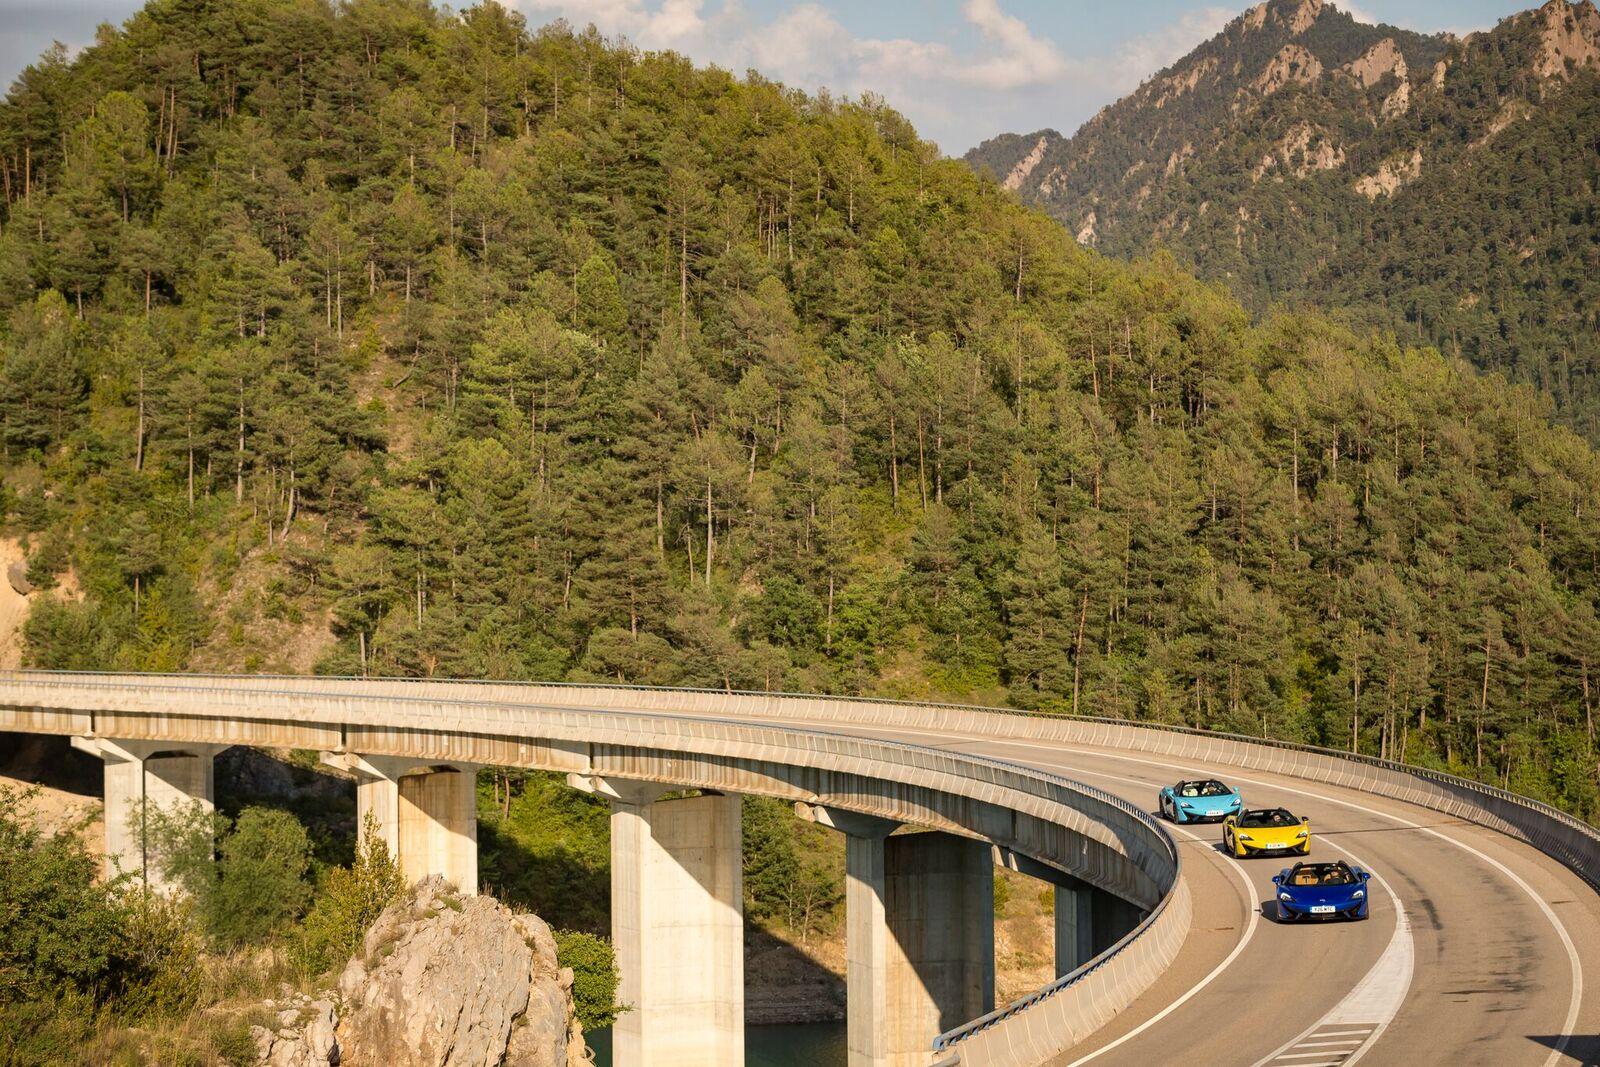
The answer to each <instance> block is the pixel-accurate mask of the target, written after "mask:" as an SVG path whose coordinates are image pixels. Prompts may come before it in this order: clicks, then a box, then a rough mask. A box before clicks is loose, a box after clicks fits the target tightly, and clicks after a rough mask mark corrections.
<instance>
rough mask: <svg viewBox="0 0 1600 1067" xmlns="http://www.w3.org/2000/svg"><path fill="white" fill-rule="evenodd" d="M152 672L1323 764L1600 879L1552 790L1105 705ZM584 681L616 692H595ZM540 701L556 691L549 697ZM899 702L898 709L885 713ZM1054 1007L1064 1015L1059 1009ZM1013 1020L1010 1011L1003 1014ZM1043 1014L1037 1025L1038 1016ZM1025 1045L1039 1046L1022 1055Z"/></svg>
mask: <svg viewBox="0 0 1600 1067" xmlns="http://www.w3.org/2000/svg"><path fill="white" fill-rule="evenodd" d="M81 673H82V674H83V675H84V676H86V677H94V676H98V672H81ZM23 675H31V677H32V679H34V680H44V679H45V678H49V677H52V676H54V677H58V678H59V677H63V675H52V674H44V673H42V672H41V673H34V672H16V676H17V677H18V680H22V676H23ZM108 676H109V675H108ZM5 677H6V673H0V679H3V678H5ZM122 677H126V675H123V676H122ZM150 677H151V679H152V680H155V679H157V678H159V679H161V680H162V681H168V682H176V683H177V684H178V685H179V686H185V685H187V686H192V685H194V684H196V683H201V682H202V681H203V680H208V679H226V680H227V682H228V683H230V684H231V685H234V686H241V685H242V686H244V687H247V688H248V687H252V686H262V687H266V686H270V685H273V684H274V683H277V682H281V681H283V680H288V679H293V681H294V682H296V683H298V684H301V685H304V684H306V683H308V682H312V683H314V684H318V685H324V686H325V685H329V684H331V685H333V686H334V687H338V688H345V687H349V688H357V687H359V688H360V689H362V690H364V691H367V692H369V693H370V692H371V691H372V690H373V689H378V690H381V691H389V698H390V699H394V698H396V697H398V696H399V691H402V690H412V691H416V690H426V689H434V688H437V689H442V690H446V691H448V690H453V689H454V690H461V689H478V690H480V691H482V690H487V691H491V692H493V693H495V695H497V696H502V699H507V700H511V701H513V702H518V700H519V698H526V697H528V696H532V695H533V694H535V693H536V692H540V691H542V692H543V693H544V694H550V695H560V696H562V697H571V698H572V699H571V700H570V702H569V701H568V700H565V699H558V700H556V701H555V703H557V704H561V705H564V706H573V707H576V706H593V705H595V704H597V703H599V704H605V703H618V701H616V699H615V698H616V696H618V695H620V694H624V693H626V694H632V695H633V696H634V698H635V699H634V700H633V701H631V703H633V704H635V705H636V706H637V707H639V708H640V709H641V710H644V709H649V710H651V711H654V712H656V713H661V712H663V711H667V710H668V709H673V710H678V711H690V710H691V709H697V713H698V714H699V715H700V716H705V715H707V714H710V713H711V712H712V711H713V710H714V711H715V712H716V714H718V715H719V716H722V717H723V718H724V721H730V722H736V721H741V720H740V718H739V717H740V716H753V717H757V718H768V719H775V718H778V717H780V716H793V715H795V714H796V713H797V712H799V713H804V715H805V716H806V717H807V719H806V721H808V722H809V721H811V720H812V719H820V720H822V721H823V722H825V723H829V724H834V723H837V724H841V725H849V724H853V725H858V726H859V725H865V726H871V727H875V728H891V727H894V726H919V725H920V726H927V727H930V728H935V729H942V730H945V731H950V732H959V731H961V730H962V729H968V730H972V731H975V732H980V733H983V734H984V735H986V736H995V737H998V738H1001V739H1003V738H1006V737H1010V738H1014V739H1021V740H1028V739H1032V740H1039V741H1056V742H1063V743H1072V744H1080V745H1087V746H1091V747H1103V748H1108V749H1113V750H1122V751H1127V750H1132V751H1141V752H1153V753H1162V754H1166V755H1170V756H1173V757H1176V758H1183V759H1190V760H1196V761H1204V762H1213V763H1219V764H1224V765H1228V766H1235V767H1241V768H1249V769H1255V770H1260V771H1265V772H1267V773H1277V774H1285V775H1289V776H1293V777H1303V778H1311V779H1314V780H1318V781H1323V782H1327V783H1329V784H1333V785H1341V786H1345V787H1348V788H1353V789H1357V790H1361V791H1365V792H1371V793H1375V794H1378V795H1383V796H1388V797H1391V798H1394V799H1399V800H1403V801H1407V802H1410V803H1414V804H1418V805H1420V806H1424V807H1428V808H1431V809H1433V810H1437V811H1442V812H1445V813H1447V814H1452V815H1455V816H1457V817H1460V818H1462V819H1464V820H1466V821H1469V822H1473V823H1476V824H1478V825H1482V826H1486V827H1489V828H1491V829H1494V830H1497V831H1500V832H1503V833H1506V834H1508V835H1509V836H1512V837H1514V838H1516V839H1518V840H1522V841H1525V842H1527V843H1528V844H1530V845H1532V846H1534V847H1535V848H1537V849H1539V850H1540V851H1542V852H1544V853H1546V854H1547V855H1550V856H1552V857H1553V858H1555V859H1557V860H1558V861H1560V862H1562V863H1563V864H1565V865H1566V866H1567V867H1569V868H1570V869H1572V870H1573V871H1574V872H1575V873H1576V874H1578V876H1579V877H1581V878H1583V879H1584V880H1585V881H1586V882H1588V883H1589V884H1590V885H1591V886H1592V887H1594V888H1596V889H1597V890H1600V831H1597V830H1596V828H1595V827H1593V826H1590V825H1589V824H1588V823H1585V822H1583V821H1582V820H1580V819H1577V818H1576V817H1574V816H1572V815H1570V814H1568V813H1566V812H1563V811H1560V810H1559V809H1557V808H1554V807H1552V806H1551V805H1549V804H1545V803H1543V802H1541V801H1536V800H1532V799H1530V798H1527V797H1522V796H1519V795H1517V794H1515V793H1512V792H1510V791H1508V790H1504V789H1500V788H1498V787H1496V786H1492V785H1488V784H1485V783H1483V782H1477V781H1473V780H1472V779H1468V778H1463V777H1460V776H1458V775H1452V774H1448V773H1446V772H1442V771H1436V770H1432V769H1429V768H1421V767H1413V766H1411V765H1408V764H1403V763H1399V762H1396V761H1393V760H1384V759H1380V758H1377V757H1373V756H1365V755H1359V754H1354V753H1347V752H1341V751H1339V750H1336V749H1327V748H1319V747H1317V746H1311V745H1300V744H1296V743H1293V742H1286V741H1277V740H1274V739H1271V738H1257V737H1249V736H1245V735H1239V734H1227V733H1217V732H1212V731H1206V730H1197V729H1194V728H1192V727H1184V726H1174V725H1169V724H1162V723H1145V722H1131V721H1128V720H1122V719H1112V718H1105V717H1097V716H1061V715H1049V714H1043V713H1039V712H1029V711H1025V710H1020V709H1014V708H992V707H981V706H977V705H971V704H960V703H950V702H925V701H907V700H889V699H880V698H859V697H831V696H818V695H812V694H793V693H752V692H743V691H728V690H716V689H684V688H665V687H653V686H636V685H615V684H588V683H541V682H484V681H475V680H470V679H396V678H354V677H340V678H332V677H318V678H308V677H306V676H292V675H291V676H281V675H279V676H273V675H256V676H237V675H213V676H199V675H190V676H170V675H167V676H150ZM585 694H592V695H593V697H603V698H605V699H601V700H596V699H593V697H590V698H589V699H584V696H585ZM540 702H541V703H544V702H548V698H547V699H546V700H542V701H540ZM622 703H628V702H627V701H623V702H622ZM886 712H888V713H890V714H888V715H887V716H886V715H885V714H884V713H886ZM886 719H887V720H888V721H886ZM1001 723H1004V724H1005V729H999V730H997V729H996V727H997V726H998V725H1000V724H1001ZM913 747H915V746H913ZM1083 788H1084V789H1088V788H1091V787H1083ZM1142 814H1146V815H1147V814H1148V813H1142ZM1169 841H1170V838H1169ZM1190 907H1191V903H1190V901H1189V899H1188V894H1187V886H1186V884H1185V883H1183V882H1181V880H1180V881H1179V882H1178V883H1177V884H1176V886H1175V888H1174V891H1173V892H1171V893H1169V894H1168V895H1167V896H1166V897H1165V898H1163V900H1162V901H1161V902H1160V904H1159V905H1158V906H1157V907H1156V908H1155V909H1154V910H1153V911H1152V912H1151V914H1150V915H1149V916H1148V917H1147V918H1146V920H1145V921H1144V922H1143V923H1142V924H1141V925H1140V926H1139V928H1138V929H1136V930H1135V931H1134V932H1133V933H1132V934H1130V935H1128V936H1127V937H1124V938H1123V939H1122V940H1121V941H1119V942H1118V943H1117V944H1116V945H1114V946H1112V948H1110V949H1108V950H1107V951H1106V952H1105V953H1102V954H1101V955H1100V956H1099V957H1097V958H1096V959H1094V960H1091V961H1090V962H1089V963H1088V964H1086V965H1085V966H1083V967H1080V968H1079V969H1078V970H1076V971H1073V972H1072V973H1071V974H1068V975H1065V976H1063V977H1062V978H1060V979H1057V980H1056V981H1055V982H1053V983H1051V984H1050V985H1049V986H1046V987H1044V988H1043V989H1041V990H1039V991H1038V992H1036V993H1034V994H1031V995H1030V996H1028V997H1024V998H1022V999H1020V1000H1018V1001H1016V1002H1013V1003H1012V1004H1009V1005H1006V1006H1005V1007H1003V1008H1000V1009H998V1010H997V1011H995V1012H992V1013H990V1014H989V1015H986V1016H984V1017H982V1018H981V1019H975V1020H972V1021H971V1022H968V1023H966V1024H964V1025H963V1026H961V1027H957V1028H956V1029H954V1030H951V1031H949V1032H948V1033H946V1034H943V1035H941V1036H940V1037H939V1039H938V1043H937V1046H936V1047H937V1048H938V1049H939V1050H941V1051H950V1050H957V1051H958V1052H970V1053H971V1054H972V1055H973V1057H974V1058H973V1060H972V1062H983V1063H991V1062H992V1063H1006V1064H1009V1063H1032V1062H1038V1061H1039V1060H1041V1059H1043V1058H1046V1057H1047V1056H1048V1055H1049V1054H1050V1052H1049V1051H1048V1050H1049V1049H1055V1050H1059V1049H1060V1048H1062V1047H1064V1046H1063V1045H1062V1044H1060V1042H1061V1040H1062V1038H1063V1031H1062V1030H1061V1027H1067V1028H1068V1029H1069V1030H1076V1029H1077V1027H1078V1025H1081V1024H1083V1023H1087V1022H1090V1021H1093V1020H1099V1021H1097V1022H1093V1025H1092V1026H1089V1029H1088V1030H1087V1031H1085V1032H1084V1033H1085V1036H1086V1034H1087V1032H1090V1031H1092V1029H1093V1028H1094V1027H1096V1026H1098V1025H1100V1024H1101V1023H1102V1022H1103V1021H1104V1020H1105V1019H1106V1018H1109V1014H1114V1013H1115V1011H1116V1010H1117V1009H1118V1008H1120V1007H1121V1006H1124V1005H1126V1003H1128V1002H1129V1001H1131V999H1132V997H1133V996H1134V995H1137V992H1139V991H1141V990H1142V989H1143V988H1145V987H1147V986H1148V984H1149V982H1150V981H1151V980H1153V974H1151V973H1150V972H1151V969H1152V967H1155V965H1156V963H1157V961H1158V960H1159V961H1160V962H1159V967H1156V973H1159V970H1160V969H1164V968H1165V966H1166V963H1167V962H1170V960H1171V958H1172V956H1174V955H1175V954H1176V950H1177V946H1176V945H1169V944H1168V943H1167V942H1168V941H1169V936H1168V935H1167V933H1166V931H1168V930H1169V929H1170V930H1176V929H1178V928H1180V927H1181V929H1182V931H1183V932H1185V933H1186V932H1187V929H1188V921H1189V912H1190ZM1180 913H1181V914H1180ZM1179 941H1180V942H1181V936H1180V938H1179ZM1047 1016H1049V1017H1055V1018H1049V1019H1047ZM1024 1020H1026V1023H1025V1022H1024ZM1003 1023H1009V1024H1010V1025H1006V1026H1002V1025H1001V1024H1003ZM1030 1023H1031V1024H1038V1025H1037V1026H1036V1025H1028V1024H1030ZM1039 1027H1047V1028H1048V1029H1049V1033H1048V1035H1039V1036H1040V1039H1041V1040H1042V1043H1041V1044H1036V1043H1035V1041H1034V1040H1033V1039H1031V1037H1025V1036H1023V1032H1025V1031H1035V1030H1037V1029H1038V1028H1039ZM1000 1032H1004V1035H1005V1036H1004V1040H1003V1041H1000V1040H997V1039H996V1035H997V1034H998V1033H1000ZM990 1046H992V1047H990ZM980 1049H981V1050H982V1051H981V1052H980ZM1024 1050H1026V1052H1024ZM1023 1055H1027V1056H1035V1057H1036V1058H1031V1059H1030V1058H1019V1057H1021V1056H1023ZM961 1058H962V1057H961V1056H959V1055H958V1056H957V1057H956V1058H955V1059H950V1060H946V1061H942V1062H943V1063H956V1062H959V1061H960V1059H961Z"/></svg>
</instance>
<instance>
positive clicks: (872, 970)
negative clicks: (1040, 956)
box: [797, 805, 994, 1067]
mask: <svg viewBox="0 0 1600 1067" xmlns="http://www.w3.org/2000/svg"><path fill="white" fill-rule="evenodd" d="M797 810H798V811H799V812H800V814H801V816H802V817H804V818H810V819H813V820H814V821H816V822H819V823H822V824H823V825H825V826H831V827H833V828H834V829H836V830H839V831H841V832H843V833H844V834H845V835H846V842H845V908H846V918H845V921H846V924H847V927H848V929H847V933H846V944H845V952H846V957H847V971H846V982H847V986H848V988H847V994H846V995H847V1001H848V1009H847V1010H848V1013H849V1019H848V1022H847V1024H846V1028H847V1041H848V1045H849V1062H850V1067H927V1064H928V1062H929V1059H930V1055H929V1050H930V1049H932V1047H933V1039H934V1038H935V1037H937V1036H938V1035H939V1034H941V1033H943V1032H944V1031H945V1030H948V1029H951V1028H953V1027H955V1026H958V1025H960V1024H961V1023H963V1022H966V1021H968V1020H969V1019H974V1018H977V1017H978V1016H980V1015H983V1014H986V1013H987V1012H989V1011H992V1010H993V1009H994V863H993V860H992V858H991V848H990V846H989V845H988V844H987V843H986V842H983V841H975V840H972V839H969V838H965V837H957V836H955V835H954V834H946V833H939V832H935V831H930V832H924V833H908V834H899V835H895V836H890V835H891V834H893V831H894V830H895V829H896V828H897V827H898V825H899V824H897V823H895V822H892V821H890V820H887V819H878V818H874V817H872V816H868V815H859V814H855V813H853V812H847V811H841V810H839V809H835V808H825V807H812V806H809V805H799V806H797Z"/></svg>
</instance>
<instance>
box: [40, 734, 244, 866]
mask: <svg viewBox="0 0 1600 1067" xmlns="http://www.w3.org/2000/svg"><path fill="white" fill-rule="evenodd" d="M72 747H73V748H75V749H77V750H78V751H80V752H86V753H88V754H89V755H91V756H96V757H98V758H100V759H101V760H103V761H104V762H105V820H106V831H105V833H106V853H105V873H106V877H107V878H115V877H116V876H117V875H118V874H132V875H134V876H136V877H138V878H141V879H143V880H144V883H145V884H146V885H147V886H149V887H150V888H151V889H155V890H160V891H167V890H171V889H173V888H175V885H174V883H172V882H171V881H170V880H169V879H168V878H167V876H166V873H165V872H164V871H163V870H162V869H161V863H160V855H159V847H158V843H157V842H153V841H150V840H149V835H148V834H147V833H146V820H147V819H148V818H149V817H150V816H151V815H153V814H154V813H155V812H156V811H157V810H158V809H169V810H170V809H171V808H174V807H180V806H184V805H198V806H199V808H200V810H201V811H202V812H204V813H205V814H206V815H208V816H209V815H210V814H211V812H212V811H213V810H214V808H215V799H214V798H215V793H216V788H215V786H216V774H215V757H216V754H217V753H218V752H220V751H221V750H222V749H223V748H224V747H226V746H223V745H211V744H193V743H180V742H172V741H130V740H115V739H111V738H103V737H74V738H73V739H72ZM207 832H208V833H209V832H210V831H209V823H207Z"/></svg>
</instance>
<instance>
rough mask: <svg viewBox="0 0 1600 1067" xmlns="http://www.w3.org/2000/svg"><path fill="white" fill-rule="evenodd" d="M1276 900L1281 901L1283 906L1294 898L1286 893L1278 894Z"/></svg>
mask: <svg viewBox="0 0 1600 1067" xmlns="http://www.w3.org/2000/svg"><path fill="white" fill-rule="evenodd" d="M1278 899H1279V900H1281V901H1283V902H1284V903H1285V904H1287V903H1289V901H1291V900H1293V899H1294V898H1293V897H1291V896H1290V895H1289V894H1288V893H1279V894H1278Z"/></svg>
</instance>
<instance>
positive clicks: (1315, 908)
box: [1311, 904, 1337, 915]
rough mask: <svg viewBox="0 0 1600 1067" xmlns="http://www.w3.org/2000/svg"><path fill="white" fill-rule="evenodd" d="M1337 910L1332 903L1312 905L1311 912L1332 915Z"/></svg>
mask: <svg viewBox="0 0 1600 1067" xmlns="http://www.w3.org/2000/svg"><path fill="white" fill-rule="evenodd" d="M1336 910H1337V909H1335V908H1334V906H1333V905H1332V904H1313V905H1311V914H1313V915H1332V914H1333V913H1334V911H1336Z"/></svg>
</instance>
